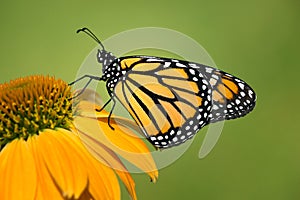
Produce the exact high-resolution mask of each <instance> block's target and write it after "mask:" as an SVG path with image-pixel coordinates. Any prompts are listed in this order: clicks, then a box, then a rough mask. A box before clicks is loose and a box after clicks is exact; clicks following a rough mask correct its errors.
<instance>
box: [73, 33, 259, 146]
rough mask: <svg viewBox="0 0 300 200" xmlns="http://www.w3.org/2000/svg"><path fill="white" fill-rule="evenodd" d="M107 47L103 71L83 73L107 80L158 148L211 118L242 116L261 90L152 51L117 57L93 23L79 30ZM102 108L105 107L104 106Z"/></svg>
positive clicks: (114, 95) (99, 57)
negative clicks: (146, 53) (155, 54)
mask: <svg viewBox="0 0 300 200" xmlns="http://www.w3.org/2000/svg"><path fill="white" fill-rule="evenodd" d="M79 32H84V33H86V34H87V35H89V36H90V37H92V38H93V39H94V40H95V41H96V42H97V43H98V44H99V45H100V47H101V49H98V53H97V60H98V62H99V63H101V64H102V66H103V68H102V72H103V74H102V76H101V77H98V76H92V75H84V76H82V77H81V78H79V79H77V80H75V81H74V82H72V83H70V84H74V83H75V82H77V81H80V80H82V79H83V78H89V81H88V82H87V84H86V85H85V87H84V88H83V90H84V89H85V88H86V87H87V86H88V84H89V83H90V82H91V81H92V80H98V81H105V82H106V88H107V91H108V94H109V95H110V99H109V100H108V101H107V102H106V103H105V104H104V106H103V107H102V108H101V109H103V108H104V107H105V106H106V105H108V104H109V103H110V102H111V101H113V105H112V109H111V112H110V114H109V116H108V125H109V126H110V127H111V128H112V129H113V127H112V126H111V125H110V123H109V119H110V116H111V114H112V111H113V109H114V107H115V103H116V100H118V101H119V102H120V103H121V104H122V105H123V106H124V107H125V108H126V109H127V111H128V112H129V113H130V114H131V116H132V117H133V119H134V120H135V121H136V123H137V124H138V125H139V127H140V128H141V130H142V132H143V133H144V134H145V136H146V138H147V139H148V140H149V141H150V142H151V143H152V144H153V145H154V146H155V147H157V148H169V147H172V146H176V145H179V144H181V143H183V142H185V141H186V140H188V139H190V138H192V137H193V135H194V134H195V133H196V132H198V131H199V130H200V129H201V128H202V127H204V126H205V125H207V124H209V123H213V122H218V121H222V120H228V119H235V118H239V117H242V116H244V115H246V114H247V113H249V112H250V111H251V110H253V108H254V106H255V102H256V95H255V92H254V91H253V90H252V89H251V87H250V86H249V85H248V84H247V83H245V82H244V81H242V80H241V79H239V78H237V77H235V76H233V75H231V74H228V73H226V72H224V71H221V70H218V69H215V68H212V67H209V66H205V65H202V64H198V63H194V62H188V61H184V60H176V59H171V58H161V57H152V56H126V57H120V58H117V57H115V56H114V55H113V54H112V53H111V52H107V51H106V50H105V48H104V46H103V44H102V43H101V41H100V40H99V39H98V38H97V37H96V36H95V35H94V34H93V33H92V32H91V31H90V30H89V29H87V28H82V29H79V30H78V31H77V33H79ZM83 90H82V91H83ZM98 111H100V110H98Z"/></svg>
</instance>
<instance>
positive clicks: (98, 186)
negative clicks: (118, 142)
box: [58, 129, 120, 200]
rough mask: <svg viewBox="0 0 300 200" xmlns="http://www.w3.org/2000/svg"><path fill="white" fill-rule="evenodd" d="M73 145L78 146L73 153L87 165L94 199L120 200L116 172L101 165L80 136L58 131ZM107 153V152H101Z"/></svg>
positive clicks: (89, 184)
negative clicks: (79, 155) (79, 156)
mask: <svg viewBox="0 0 300 200" xmlns="http://www.w3.org/2000/svg"><path fill="white" fill-rule="evenodd" d="M58 130H59V131H60V132H61V133H63V134H62V137H65V138H66V139H67V140H68V141H70V142H71V143H74V144H76V148H75V149H73V153H78V154H81V155H82V160H81V162H82V163H85V164H86V170H87V172H88V186H89V187H90V188H89V190H90V193H91V194H92V196H93V198H94V199H97V200H98V199H120V187H119V182H118V179H117V177H116V175H115V173H114V171H113V170H112V169H111V168H109V167H106V166H104V165H103V164H101V163H100V162H99V161H97V160H96V159H95V158H94V157H92V156H91V154H90V152H88V151H87V149H86V148H85V147H84V146H83V144H82V142H81V140H80V139H79V137H78V136H75V135H74V134H73V133H72V134H70V132H69V131H67V130H64V129H58ZM101 153H105V152H101Z"/></svg>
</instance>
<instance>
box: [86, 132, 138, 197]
mask: <svg viewBox="0 0 300 200" xmlns="http://www.w3.org/2000/svg"><path fill="white" fill-rule="evenodd" d="M81 134H82V137H84V138H85V139H84V141H83V142H84V143H85V146H86V148H87V149H88V150H89V151H90V153H91V154H92V155H94V156H95V157H96V158H98V161H100V162H101V163H104V164H105V165H106V166H110V167H113V168H115V172H116V173H117V174H118V176H119V177H120V179H121V180H122V182H123V183H124V184H125V186H126V188H127V191H128V192H129V194H130V196H131V197H132V199H133V200H135V199H136V193H135V183H134V181H133V179H132V177H131V175H130V173H128V172H127V169H126V167H125V166H124V165H123V163H122V161H121V160H120V159H119V157H118V156H117V155H116V154H115V153H114V152H113V151H112V150H110V149H109V148H107V147H106V146H105V145H103V144H102V143H100V142H98V141H95V140H94V139H93V138H92V137H90V136H89V134H88V133H81ZM95 143H97V144H95ZM117 169H118V170H117Z"/></svg>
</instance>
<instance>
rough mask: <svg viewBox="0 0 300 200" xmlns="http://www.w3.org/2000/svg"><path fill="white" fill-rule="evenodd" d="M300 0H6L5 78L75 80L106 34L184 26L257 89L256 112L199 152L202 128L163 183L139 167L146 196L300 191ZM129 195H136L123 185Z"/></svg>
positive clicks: (259, 195) (0, 45)
mask: <svg viewBox="0 0 300 200" xmlns="http://www.w3.org/2000/svg"><path fill="white" fill-rule="evenodd" d="M299 20H300V1H296V0H273V1H271V0H267V1H261V0H252V1H238V0H228V1H196V0H195V1H189V0H186V1H180V2H179V1H178V2H176V1H157V0H152V1H78V0H75V1H57V0H55V1H51V2H50V1H32V0H27V1H10V3H8V1H6V2H4V1H2V2H1V6H0V23H1V32H0V51H1V52H0V53H1V54H0V55H1V59H0V66H1V73H0V82H5V81H9V80H10V79H14V78H17V77H20V76H24V75H30V74H50V75H55V76H57V77H60V78H62V79H64V80H66V81H72V80H73V79H74V77H75V75H76V73H77V70H78V67H79V66H80V64H81V63H82V61H83V59H84V58H85V56H86V55H87V54H88V53H89V52H90V51H91V50H92V49H93V48H94V47H95V46H96V44H95V43H94V42H92V41H91V40H90V39H86V38H83V37H79V36H78V35H77V34H75V30H77V29H78V28H81V27H84V26H87V27H90V28H91V29H93V30H94V32H96V33H98V35H99V33H101V35H100V37H101V38H102V40H104V39H105V38H108V37H110V36H111V35H113V34H116V33H119V32H121V31H125V30H128V29H132V28H137V27H145V26H156V27H165V28H170V29H174V30H177V31H180V32H182V33H184V34H186V35H188V36H190V37H192V38H193V39H195V40H196V41H197V42H199V43H200V44H202V45H203V47H204V48H205V49H206V50H207V51H208V52H209V53H210V55H211V56H212V58H213V59H214V61H215V62H216V64H217V65H218V66H219V67H220V68H221V69H223V70H225V71H228V72H230V73H233V74H235V75H237V76H238V77H241V78H242V79H244V80H246V81H247V82H248V83H249V84H250V85H251V86H252V87H253V88H254V89H255V91H256V92H257V94H258V102H257V106H256V108H255V110H254V111H253V112H252V113H251V114H250V115H248V116H247V117H245V118H242V119H239V120H234V121H229V122H226V123H225V127H224V129H223V133H222V135H221V138H220V140H219V141H218V143H217V145H216V147H215V148H214V149H213V151H212V152H211V153H210V154H209V155H208V156H207V157H206V158H205V159H202V160H199V159H198V151H199V148H200V145H201V142H202V140H203V138H204V134H201V132H205V131H200V133H199V134H198V135H197V137H196V139H195V140H194V142H193V144H192V146H191V148H189V150H188V151H187V152H186V153H185V154H184V155H183V156H182V157H181V158H180V159H179V160H177V161H176V162H175V163H173V164H172V165H171V166H169V167H167V168H164V169H163V170H160V177H159V180H158V182H157V183H156V184H152V183H150V182H149V179H148V177H147V176H146V175H141V174H137V175H134V179H135V180H136V188H137V194H138V197H139V199H142V200H147V199H157V200H159V199H212V200H227V199H228V200H229V199H230V200H232V199H249V200H252V199H273V200H277V199H278V200H279V199H300V131H299V128H298V125H297V123H299V119H300V118H299V111H300V109H299V99H300V93H299V81H298V78H299V72H300V66H299V62H300V60H299V45H300V42H299V38H300V37H299V36H300V27H299ZM122 190H123V193H122V197H123V199H129V197H128V194H127V193H126V192H125V190H124V187H123V188H122Z"/></svg>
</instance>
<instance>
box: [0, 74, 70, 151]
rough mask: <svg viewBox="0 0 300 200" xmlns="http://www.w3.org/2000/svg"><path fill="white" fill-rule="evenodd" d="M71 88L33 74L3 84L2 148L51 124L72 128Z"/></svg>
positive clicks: (0, 90)
mask: <svg viewBox="0 0 300 200" xmlns="http://www.w3.org/2000/svg"><path fill="white" fill-rule="evenodd" d="M71 95H72V93H71V88H70V87H69V86H68V84H67V83H65V82H64V81H62V80H56V79H55V78H54V77H49V76H46V77H45V76H29V77H26V78H19V79H16V80H13V81H10V82H9V83H5V84H0V150H1V149H2V148H3V147H4V146H5V145H6V144H7V143H9V142H10V141H12V140H14V139H16V138H24V139H25V140H26V139H27V138H28V137H29V136H30V135H34V134H39V132H40V131H42V130H44V129H46V128H50V129H55V128H58V127H60V128H66V129H68V128H69V127H70V125H71V121H72V120H73V114H72V100H71Z"/></svg>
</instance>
